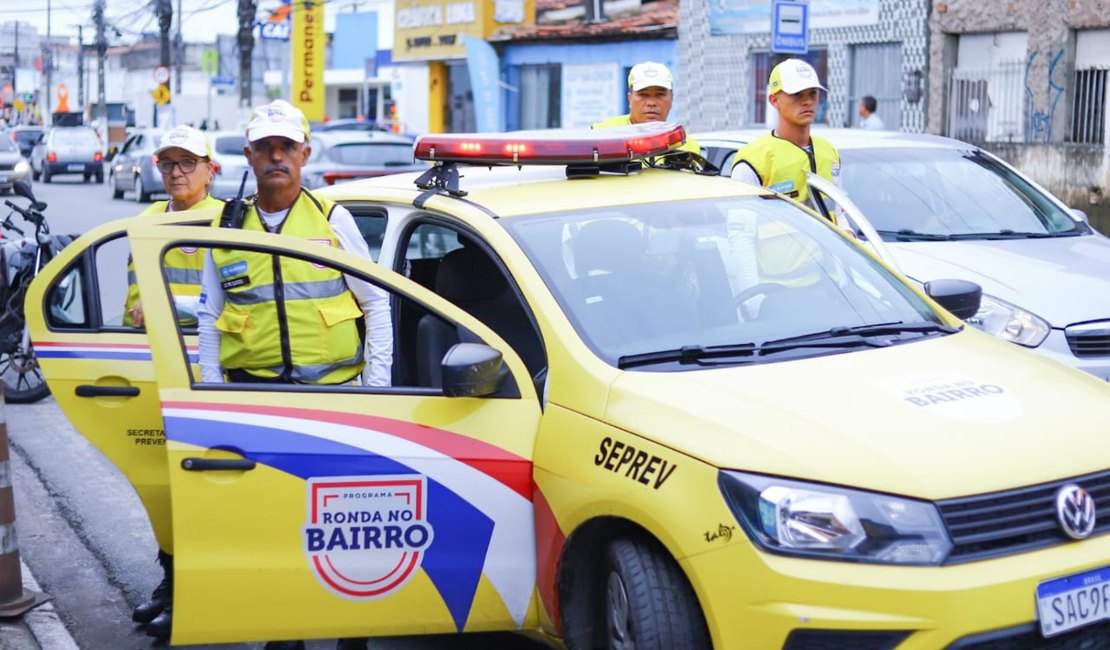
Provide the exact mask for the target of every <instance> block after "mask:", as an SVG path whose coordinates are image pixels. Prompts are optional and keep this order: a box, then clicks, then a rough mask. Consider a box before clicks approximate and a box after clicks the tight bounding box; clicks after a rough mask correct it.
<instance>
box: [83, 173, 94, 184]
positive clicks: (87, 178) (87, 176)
mask: <svg viewBox="0 0 1110 650" xmlns="http://www.w3.org/2000/svg"><path fill="white" fill-rule="evenodd" d="M91 178H92V176H91V175H89V174H84V175H82V176H81V182H82V183H88V182H89V180H90V179H91Z"/></svg>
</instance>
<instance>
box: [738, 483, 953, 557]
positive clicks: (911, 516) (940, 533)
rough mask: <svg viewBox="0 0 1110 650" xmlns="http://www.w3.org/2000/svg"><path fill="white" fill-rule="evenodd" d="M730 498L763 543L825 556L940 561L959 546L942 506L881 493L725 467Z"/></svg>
mask: <svg viewBox="0 0 1110 650" xmlns="http://www.w3.org/2000/svg"><path fill="white" fill-rule="evenodd" d="M719 483H720V487H721V492H722V494H724V497H725V501H726V502H727V503H728V505H729V507H730V508H731V509H732V512H733V514H734V515H736V518H737V519H738V520H739V521H740V524H741V526H743V528H744V531H745V532H746V533H747V534H748V537H750V538H751V539H752V541H754V542H755V543H756V544H757V545H758V546H760V547H761V548H763V549H765V550H768V551H771V552H776V553H782V554H785V555H797V556H803V557H809V558H815V559H823V560H842V561H850V562H870V563H875V564H911V565H937V564H941V563H942V562H944V560H945V558H946V557H947V556H948V553H949V552H950V551H951V550H952V542H951V540H950V539H949V538H948V533H947V531H946V530H945V527H944V522H942V521H941V518H940V514H939V513H938V512H937V509H936V506H934V505H933V504H931V503H929V502H926V501H916V500H913V499H906V498H903V497H896V496H891V495H887V494H879V493H875V492H864V491H862V490H853V489H849V488H842V487H837V486H833V485H823V484H819V483H806V482H802V481H794V480H790V479H781V478H775V477H771V476H761V475H758V474H747V473H744V472H733V471H722V472H721V473H720V477H719Z"/></svg>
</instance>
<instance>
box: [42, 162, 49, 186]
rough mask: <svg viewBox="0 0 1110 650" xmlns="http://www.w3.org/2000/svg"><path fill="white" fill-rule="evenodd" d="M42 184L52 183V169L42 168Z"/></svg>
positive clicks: (44, 166)
mask: <svg viewBox="0 0 1110 650" xmlns="http://www.w3.org/2000/svg"><path fill="white" fill-rule="evenodd" d="M42 182H43V183H49V182H50V168H49V167H47V166H46V165H43V166H42Z"/></svg>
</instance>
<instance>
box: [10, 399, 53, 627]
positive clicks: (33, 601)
mask: <svg viewBox="0 0 1110 650" xmlns="http://www.w3.org/2000/svg"><path fill="white" fill-rule="evenodd" d="M0 393H2V391H0ZM10 457H11V455H10V453H9V449H8V424H7V421H6V420H5V419H4V399H3V395H2V394H0V617H2V618H11V617H15V616H20V615H22V614H23V613H24V612H26V611H27V610H29V609H31V608H32V607H36V606H38V605H41V604H43V603H44V602H46V600H47V598H48V597H47V596H46V595H45V594H41V593H39V592H37V591H31V590H30V589H24V588H23V570H22V569H21V568H20V561H19V543H18V542H17V541H16V538H15V498H14V496H13V494H12V470H11V462H10V461H9V458H10Z"/></svg>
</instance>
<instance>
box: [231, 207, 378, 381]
mask: <svg viewBox="0 0 1110 650" xmlns="http://www.w3.org/2000/svg"><path fill="white" fill-rule="evenodd" d="M334 208H335V204H334V203H332V202H331V201H328V200H327V199H324V198H320V197H316V196H313V195H312V194H310V193H309V192H308V190H305V189H302V190H301V194H300V196H298V197H297V200H296V201H295V202H294V203H293V207H292V208H290V209H289V213H288V214H287V215H286V217H285V220H284V221H283V222H282V224H281V226H280V227H279V228H278V230H277V232H278V233H280V234H282V235H288V236H291V237H302V238H304V239H309V240H312V241H315V242H318V243H320V244H324V245H326V246H331V247H338V246H339V240H338V239H337V238H336V236H335V232H334V231H333V230H332V228H331V226H330V225H329V223H328V220H329V219H330V217H331V212H332V210H333V209H334ZM218 224H219V221H218V220H217V221H216V222H214V224H213V225H218ZM242 227H243V229H244V230H258V231H264V230H266V228H265V225H264V224H263V223H262V220H261V218H260V217H259V215H258V210H257V208H256V207H255V206H253V205H252V206H250V208H249V209H248V210H247V211H246V214H245V215H244V218H243V226H242ZM212 261H213V262H214V263H215V267H216V274H217V279H218V280H219V282H220V285H221V286H222V287H223V290H224V308H223V312H222V313H221V314H220V317H219V318H217V319H216V322H215V326H216V328H217V329H218V330H220V365H222V366H223V367H224V368H228V369H239V370H245V371H247V372H249V373H250V374H252V375H255V376H258V377H262V378H266V379H274V378H281V379H284V380H287V381H293V382H297V383H306V384H341V383H344V382H347V381H350V380H351V379H353V378H354V377H355V376H356V375H358V374H359V373H360V372H362V369H363V366H364V363H363V335H364V331H363V322H362V317H363V314H362V309H361V308H359V305H358V303H357V302H356V301H355V297H354V295H353V294H352V293H351V291H350V290H349V289H348V288H347V282H346V280H345V279H344V277H343V274H342V273H340V272H339V271H337V270H335V269H332V268H330V267H323V266H320V265H317V264H313V263H311V262H307V261H304V260H298V259H296V258H293V257H289V256H279V255H268V254H265V253H259V252H255V251H247V250H239V249H225V248H216V249H213V250H212Z"/></svg>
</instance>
